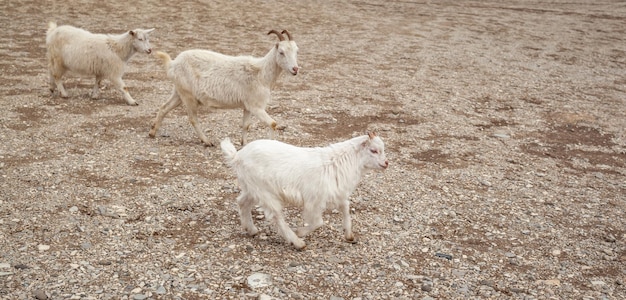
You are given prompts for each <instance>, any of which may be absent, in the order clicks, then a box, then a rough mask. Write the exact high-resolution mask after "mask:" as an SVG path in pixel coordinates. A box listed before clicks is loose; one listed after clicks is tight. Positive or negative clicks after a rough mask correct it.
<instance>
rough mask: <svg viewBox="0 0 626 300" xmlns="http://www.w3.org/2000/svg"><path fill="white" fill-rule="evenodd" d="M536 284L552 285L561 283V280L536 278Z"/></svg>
mask: <svg viewBox="0 0 626 300" xmlns="http://www.w3.org/2000/svg"><path fill="white" fill-rule="evenodd" d="M537 283H538V284H542V283H543V284H545V285H553V286H560V285H561V281H560V280H558V279H547V280H537Z"/></svg>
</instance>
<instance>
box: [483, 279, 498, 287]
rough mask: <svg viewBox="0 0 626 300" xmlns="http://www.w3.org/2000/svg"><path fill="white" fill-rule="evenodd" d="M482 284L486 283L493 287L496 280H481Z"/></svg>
mask: <svg viewBox="0 0 626 300" xmlns="http://www.w3.org/2000/svg"><path fill="white" fill-rule="evenodd" d="M480 284H482V285H486V286H488V287H493V286H494V285H495V282H494V281H493V280H484V279H483V280H481V281H480Z"/></svg>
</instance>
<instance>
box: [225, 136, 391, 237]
mask: <svg viewBox="0 0 626 300" xmlns="http://www.w3.org/2000/svg"><path fill="white" fill-rule="evenodd" d="M221 147H222V151H223V152H224V156H225V157H226V161H227V163H228V164H229V165H230V166H231V167H232V168H233V169H234V170H235V172H236V174H237V179H238V181H239V185H240V187H241V194H240V195H239V196H238V197H237V203H238V204H239V214H240V217H241V225H242V227H243V229H244V230H245V231H246V232H247V233H248V234H250V235H255V234H256V233H257V232H258V230H257V228H256V227H255V226H254V224H253V222H252V215H251V210H252V209H253V208H254V205H255V204H259V205H260V206H261V207H262V208H263V209H264V212H265V215H266V218H267V219H269V220H270V221H271V222H273V223H274V224H275V225H276V226H277V229H278V232H279V233H280V235H282V236H283V237H284V238H285V239H286V240H287V241H288V242H290V243H292V244H293V245H294V246H295V247H296V248H297V249H302V248H304V247H305V246H306V244H305V242H304V241H303V240H302V239H300V237H303V236H305V235H307V234H308V233H310V232H312V231H313V230H315V229H316V228H318V227H320V226H322V225H323V224H324V222H323V220H322V213H323V212H324V210H326V209H327V208H333V207H336V208H338V209H339V210H340V211H341V213H342V214H343V229H344V236H345V239H346V240H347V241H353V240H354V235H353V233H352V221H351V219H350V202H349V200H348V197H349V196H350V194H352V192H353V191H354V190H355V189H356V187H357V185H358V184H359V181H360V180H361V178H362V177H363V174H364V172H365V171H366V170H368V169H379V170H380V169H386V168H387V166H388V162H387V160H386V158H385V146H384V144H383V141H382V140H381V139H380V138H379V137H378V136H376V135H375V134H373V133H372V134H369V135H363V136H359V137H356V138H353V139H350V140H347V141H344V142H340V143H336V144H332V145H330V146H327V147H323V148H319V147H318V148H300V147H296V146H292V145H289V144H285V143H282V142H278V141H274V140H256V141H253V142H251V143H250V144H248V145H246V146H245V147H243V148H242V149H241V150H239V151H238V152H237V150H236V149H235V146H234V145H233V144H232V143H231V142H230V140H229V139H228V138H227V139H225V140H223V141H222V143H221ZM283 206H297V207H301V208H303V213H302V218H303V221H304V223H305V226H303V227H299V228H298V229H297V231H296V232H297V234H296V233H294V232H293V231H292V230H291V229H290V228H289V226H288V225H287V224H286V223H285V220H284V218H283V214H282V208H283Z"/></svg>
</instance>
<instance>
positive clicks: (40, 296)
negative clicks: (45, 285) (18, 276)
mask: <svg viewBox="0 0 626 300" xmlns="http://www.w3.org/2000/svg"><path fill="white" fill-rule="evenodd" d="M33 296H35V299H37V300H46V299H48V295H46V293H45V292H44V291H42V290H35V291H34V292H33Z"/></svg>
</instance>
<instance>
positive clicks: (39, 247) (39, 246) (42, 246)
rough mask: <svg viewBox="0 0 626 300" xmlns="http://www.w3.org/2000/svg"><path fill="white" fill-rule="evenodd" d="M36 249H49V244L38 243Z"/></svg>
mask: <svg viewBox="0 0 626 300" xmlns="http://www.w3.org/2000/svg"><path fill="white" fill-rule="evenodd" d="M37 249H39V251H46V250H50V245H38V246H37Z"/></svg>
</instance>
